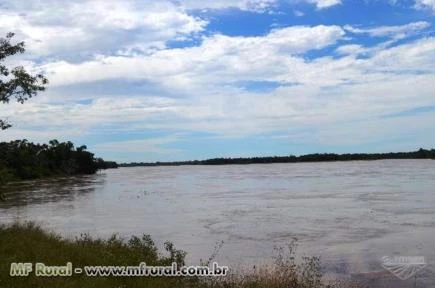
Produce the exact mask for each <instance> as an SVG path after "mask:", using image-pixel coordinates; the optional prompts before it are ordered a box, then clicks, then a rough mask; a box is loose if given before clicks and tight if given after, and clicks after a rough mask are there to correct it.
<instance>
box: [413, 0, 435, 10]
mask: <svg viewBox="0 0 435 288" xmlns="http://www.w3.org/2000/svg"><path fill="white" fill-rule="evenodd" d="M415 7H416V8H417V9H424V8H429V9H432V11H433V12H434V13H435V0H416V1H415Z"/></svg>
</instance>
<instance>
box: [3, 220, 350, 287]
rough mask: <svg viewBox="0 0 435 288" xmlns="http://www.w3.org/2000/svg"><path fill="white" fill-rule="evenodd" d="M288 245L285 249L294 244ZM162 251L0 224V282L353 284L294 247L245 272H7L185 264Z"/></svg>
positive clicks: (145, 242)
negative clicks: (14, 267) (13, 272)
mask: <svg viewBox="0 0 435 288" xmlns="http://www.w3.org/2000/svg"><path fill="white" fill-rule="evenodd" d="M291 245H293V244H290V245H289V249H293V248H292V246H291ZM165 248H166V252H165V253H160V252H159V251H158V249H157V247H156V244H155V243H154V242H153V240H152V239H151V237H150V236H149V235H144V236H143V237H141V238H139V237H132V238H131V239H130V240H127V241H124V240H122V239H121V238H120V237H119V236H118V235H113V236H112V237H110V238H109V239H107V240H104V239H93V238H91V237H90V236H89V235H88V234H83V235H81V237H79V238H76V239H75V240H71V239H63V238H61V237H59V236H58V235H55V234H52V233H48V232H46V231H44V230H42V229H41V228H40V227H38V226H36V225H35V224H32V223H27V224H13V225H10V226H0V255H2V261H1V262H0V287H5V288H9V287H14V288H20V287H41V288H45V287H80V288H86V287H95V288H98V287H104V288H106V287H149V288H154V287H155V288H166V287H168V288H169V287H177V288H188V287H190V288H351V287H355V288H356V287H357V286H356V285H352V284H349V283H345V282H340V281H334V282H330V281H326V280H324V279H323V278H322V276H323V275H322V273H321V270H320V262H319V260H318V258H315V257H303V258H302V262H298V261H296V256H295V250H294V249H293V250H290V253H288V252H287V253H284V250H283V249H281V250H277V251H278V256H276V260H275V263H274V264H273V265H271V266H262V267H260V268H254V270H253V271H251V272H248V273H240V274H234V273H233V274H231V275H229V276H226V277H222V278H220V277H219V278H218V277H212V278H209V277H86V276H84V275H83V274H82V275H73V276H71V277H35V276H34V275H33V274H30V275H29V276H28V277H10V276H9V271H10V263H11V262H27V263H29V262H30V263H36V262H40V263H44V264H46V265H65V264H66V263H67V262H71V263H72V264H73V267H83V266H86V265H90V266H97V265H104V266H137V265H139V263H141V262H145V263H146V264H147V266H168V265H171V263H172V262H174V261H175V262H177V264H178V267H181V266H183V265H184V262H185V256H186V253H185V252H184V251H181V250H178V249H175V247H174V245H173V244H172V243H170V242H166V244H165Z"/></svg>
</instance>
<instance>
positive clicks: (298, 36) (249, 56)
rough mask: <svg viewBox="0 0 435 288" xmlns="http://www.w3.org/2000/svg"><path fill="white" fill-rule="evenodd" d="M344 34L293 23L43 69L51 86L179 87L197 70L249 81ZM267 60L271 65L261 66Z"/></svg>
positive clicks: (294, 61)
mask: <svg viewBox="0 0 435 288" xmlns="http://www.w3.org/2000/svg"><path fill="white" fill-rule="evenodd" d="M343 36H344V32H343V30H342V29H341V28H340V27H338V26H322V25H320V26H315V27H306V26H295V27H288V28H282V29H277V30H273V31H272V32H271V33H269V34H268V35H266V36H264V37H229V36H224V35H214V36H211V37H208V38H205V39H204V41H203V43H202V45H201V46H198V47H192V48H184V49H168V50H162V51H157V52H156V53H154V54H152V55H145V56H138V57H119V56H109V57H102V58H101V59H96V60H93V61H88V62H85V63H81V64H71V63H67V62H65V61H60V62H55V63H50V64H48V65H45V66H44V67H43V68H44V69H45V70H46V71H47V72H48V76H49V78H50V79H51V83H52V85H64V84H71V83H79V82H92V81H97V80H102V79H115V78H129V79H147V80H150V81H158V82H162V83H164V82H168V83H170V85H171V86H172V87H177V88H180V89H182V87H189V85H194V84H195V82H197V79H198V78H197V77H191V75H193V74H196V73H198V74H199V75H201V77H202V78H207V75H211V76H212V77H215V76H216V74H218V75H219V77H220V78H222V79H225V78H226V79H228V80H230V79H232V78H233V77H235V76H236V77H238V78H240V79H239V80H243V79H246V80H253V79H262V78H264V74H265V73H272V74H275V75H279V74H283V73H285V71H286V70H287V69H289V67H288V65H290V66H291V65H293V64H297V63H298V62H301V61H302V60H301V59H300V58H295V57H293V58H292V57H289V55H297V54H300V53H304V52H306V51H309V50H314V49H321V48H324V47H327V46H328V45H331V44H334V43H335V42H336V41H338V40H340V39H341V38H342V37H343ZM283 61H284V62H283ZM271 64H274V65H275V68H273V69H270V68H269V69H268V70H266V71H264V70H262V69H263V68H264V66H265V65H268V66H269V67H270V66H271ZM237 75H238V76H237ZM243 75H244V76H243Z"/></svg>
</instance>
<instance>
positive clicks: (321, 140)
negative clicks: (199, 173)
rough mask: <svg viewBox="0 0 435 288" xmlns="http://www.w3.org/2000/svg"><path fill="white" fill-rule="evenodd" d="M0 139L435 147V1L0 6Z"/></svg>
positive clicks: (168, 148) (183, 146)
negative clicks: (42, 83)
mask: <svg viewBox="0 0 435 288" xmlns="http://www.w3.org/2000/svg"><path fill="white" fill-rule="evenodd" d="M7 32H15V33H16V36H15V37H14V39H15V40H16V41H25V43H26V53H25V54H23V55H20V56H14V57H12V58H10V59H7V61H6V64H7V65H10V66H16V65H22V66H24V67H25V68H26V69H28V70H29V71H32V72H34V73H37V72H42V73H44V74H45V75H46V76H47V78H48V79H49V81H50V83H49V86H48V89H47V91H46V92H43V93H41V94H39V95H38V96H37V97H35V98H32V99H31V100H29V101H27V102H26V103H25V104H19V103H12V102H11V103H10V104H8V105H6V104H4V105H3V104H2V105H0V118H1V119H5V118H6V119H7V120H8V121H9V122H11V123H12V124H13V127H12V128H10V129H8V130H6V131H0V141H9V140H14V139H28V140H29V141H33V142H39V143H42V142H47V141H49V140H51V139H58V140H60V141H67V140H70V141H72V142H74V143H75V144H76V145H77V146H80V145H82V144H85V145H87V147H88V149H89V150H90V151H92V152H94V153H95V154H96V156H98V157H103V158H105V159H107V160H115V161H119V162H131V161H134V162H140V161H144V162H153V161H175V160H177V161H178V160H193V159H207V158H214V157H249V156H269V155H290V154H292V155H301V154H307V153H316V152H319V153H324V152H332V153H349V152H389V151H411V150H417V149H419V148H420V147H423V148H432V147H434V148H435V133H434V130H435V0H215V1H199V0H178V1H175V0H158V1H154V0H147V1H145V0H142V1H139V0H126V1H110V0H109V1H103V0H94V1H85V0H71V1H62V0H50V1H36V0H35V1H27V0H0V35H3V36H4V35H6V33H7Z"/></svg>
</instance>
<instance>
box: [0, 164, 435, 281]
mask: <svg viewBox="0 0 435 288" xmlns="http://www.w3.org/2000/svg"><path fill="white" fill-rule="evenodd" d="M434 187H435V161H431V160H421V161H420V160H411V161H402V160H388V161H375V162H363V161H356V162H337V163H299V164H272V165H245V166H239V165H234V166H182V167H139V168H122V169H117V170H108V171H106V172H104V173H103V174H98V175H93V176H86V177H74V178H59V179H53V180H44V181H29V182H23V183H16V184H14V185H11V186H10V187H8V191H7V193H6V197H7V202H6V203H1V204H0V205H1V206H0V220H1V221H2V222H12V221H15V220H17V219H19V220H34V221H39V222H42V223H43V224H44V225H45V226H46V227H48V228H50V229H53V230H56V231H58V232H60V233H62V234H63V235H65V236H67V237H72V236H75V235H78V234H80V233H83V232H87V233H90V234H93V235H97V236H108V235H110V234H112V233H114V232H119V233H120V234H121V235H124V236H129V235H132V234H136V235H137V234H142V233H147V234H151V235H152V236H153V238H155V239H156V240H157V243H162V242H163V241H165V240H171V241H173V242H174V243H175V244H176V245H177V246H178V247H180V248H182V249H184V250H186V251H188V252H189V259H190V260H191V261H192V262H198V260H199V259H200V258H203V259H205V258H207V257H208V256H209V255H210V253H211V252H212V250H213V247H214V246H215V243H216V242H217V241H220V240H223V241H224V245H223V248H222V250H221V252H220V254H219V255H218V257H217V260H218V261H220V262H221V263H222V264H228V265H236V264H239V263H252V262H258V261H267V260H269V259H270V256H271V255H272V251H273V247H274V246H277V245H278V246H282V245H285V244H286V243H289V242H290V241H291V240H292V239H296V240H298V243H299V251H300V252H301V253H306V254H308V255H320V256H321V258H322V261H323V263H326V265H327V267H328V271H333V272H335V273H343V274H350V273H361V272H376V271H382V268H381V266H380V262H379V259H380V257H382V256H390V255H403V256H425V257H426V260H427V262H428V263H429V267H428V268H427V269H425V271H424V272H421V274H419V275H420V276H419V277H425V278H426V280H425V281H429V282H427V283H433V284H434V285H433V287H435V276H434V274H433V271H434V268H433V263H434V259H435V249H434V248H435V241H434V240H433V239H435V217H434V216H435V193H434V192H435V191H434V189H435V188H434ZM430 281H432V282H430ZM427 283H426V284H427ZM402 284H403V283H402ZM373 287H375V286H373ZM404 287H405V286H404Z"/></svg>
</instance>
